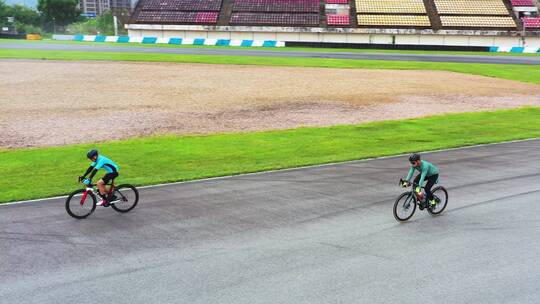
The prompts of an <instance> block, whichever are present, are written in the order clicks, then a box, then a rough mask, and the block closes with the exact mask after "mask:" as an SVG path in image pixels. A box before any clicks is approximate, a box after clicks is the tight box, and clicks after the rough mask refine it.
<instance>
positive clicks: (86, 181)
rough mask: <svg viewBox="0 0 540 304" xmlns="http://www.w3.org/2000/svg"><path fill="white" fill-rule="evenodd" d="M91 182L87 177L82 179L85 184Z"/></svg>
mask: <svg viewBox="0 0 540 304" xmlns="http://www.w3.org/2000/svg"><path fill="white" fill-rule="evenodd" d="M91 183H92V181H91V180H90V179H88V178H85V179H84V180H83V184H85V185H90V184H91Z"/></svg>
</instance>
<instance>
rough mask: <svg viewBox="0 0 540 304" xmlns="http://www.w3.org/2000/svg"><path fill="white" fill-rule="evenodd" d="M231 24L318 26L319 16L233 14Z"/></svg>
mask: <svg viewBox="0 0 540 304" xmlns="http://www.w3.org/2000/svg"><path fill="white" fill-rule="evenodd" d="M230 23H231V24H238V25H289V26H290V25H300V26H317V25H319V14H318V13H317V14H287V13H233V14H232V15H231V21H230Z"/></svg>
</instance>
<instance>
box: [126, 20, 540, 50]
mask: <svg viewBox="0 0 540 304" xmlns="http://www.w3.org/2000/svg"><path fill="white" fill-rule="evenodd" d="M126 28H127V29H128V32H129V36H140V37H158V38H171V37H178V38H206V39H233V40H263V41H264V40H277V41H291V42H292V41H294V42H297V41H301V42H327V43H329V42H331V43H370V44H400V45H405V44H408V45H411V44H412V45H440V46H502V47H505V46H508V47H516V46H525V47H537V48H540V33H538V32H537V33H530V34H528V35H527V36H526V37H522V36H521V33H519V32H501V31H457V30H454V31H449V30H444V31H438V32H434V31H432V30H377V29H323V28H276V27H229V26H224V27H210V26H189V25H183V26H182V25H144V24H130V25H127V26H126Z"/></svg>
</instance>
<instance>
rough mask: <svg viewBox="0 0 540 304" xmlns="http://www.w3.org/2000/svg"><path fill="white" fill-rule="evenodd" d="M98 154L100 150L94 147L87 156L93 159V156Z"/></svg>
mask: <svg viewBox="0 0 540 304" xmlns="http://www.w3.org/2000/svg"><path fill="white" fill-rule="evenodd" d="M95 156H98V151H97V150H96V149H92V150H90V151H88V153H86V157H88V158H90V159H92V158H93V157H95Z"/></svg>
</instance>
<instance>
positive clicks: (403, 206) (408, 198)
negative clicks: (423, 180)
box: [394, 192, 416, 222]
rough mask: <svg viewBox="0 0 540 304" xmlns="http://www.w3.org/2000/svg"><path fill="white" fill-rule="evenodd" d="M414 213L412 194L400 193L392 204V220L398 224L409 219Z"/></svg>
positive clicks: (414, 206) (414, 203)
mask: <svg viewBox="0 0 540 304" xmlns="http://www.w3.org/2000/svg"><path fill="white" fill-rule="evenodd" d="M414 211H416V202H415V200H414V197H413V194H412V192H405V193H402V194H401V195H400V196H399V197H398V198H397V200H396V202H395V203H394V218H395V219H396V220H398V221H400V222H404V221H406V220H408V219H410V218H411V217H412V216H413V214H414Z"/></svg>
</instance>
